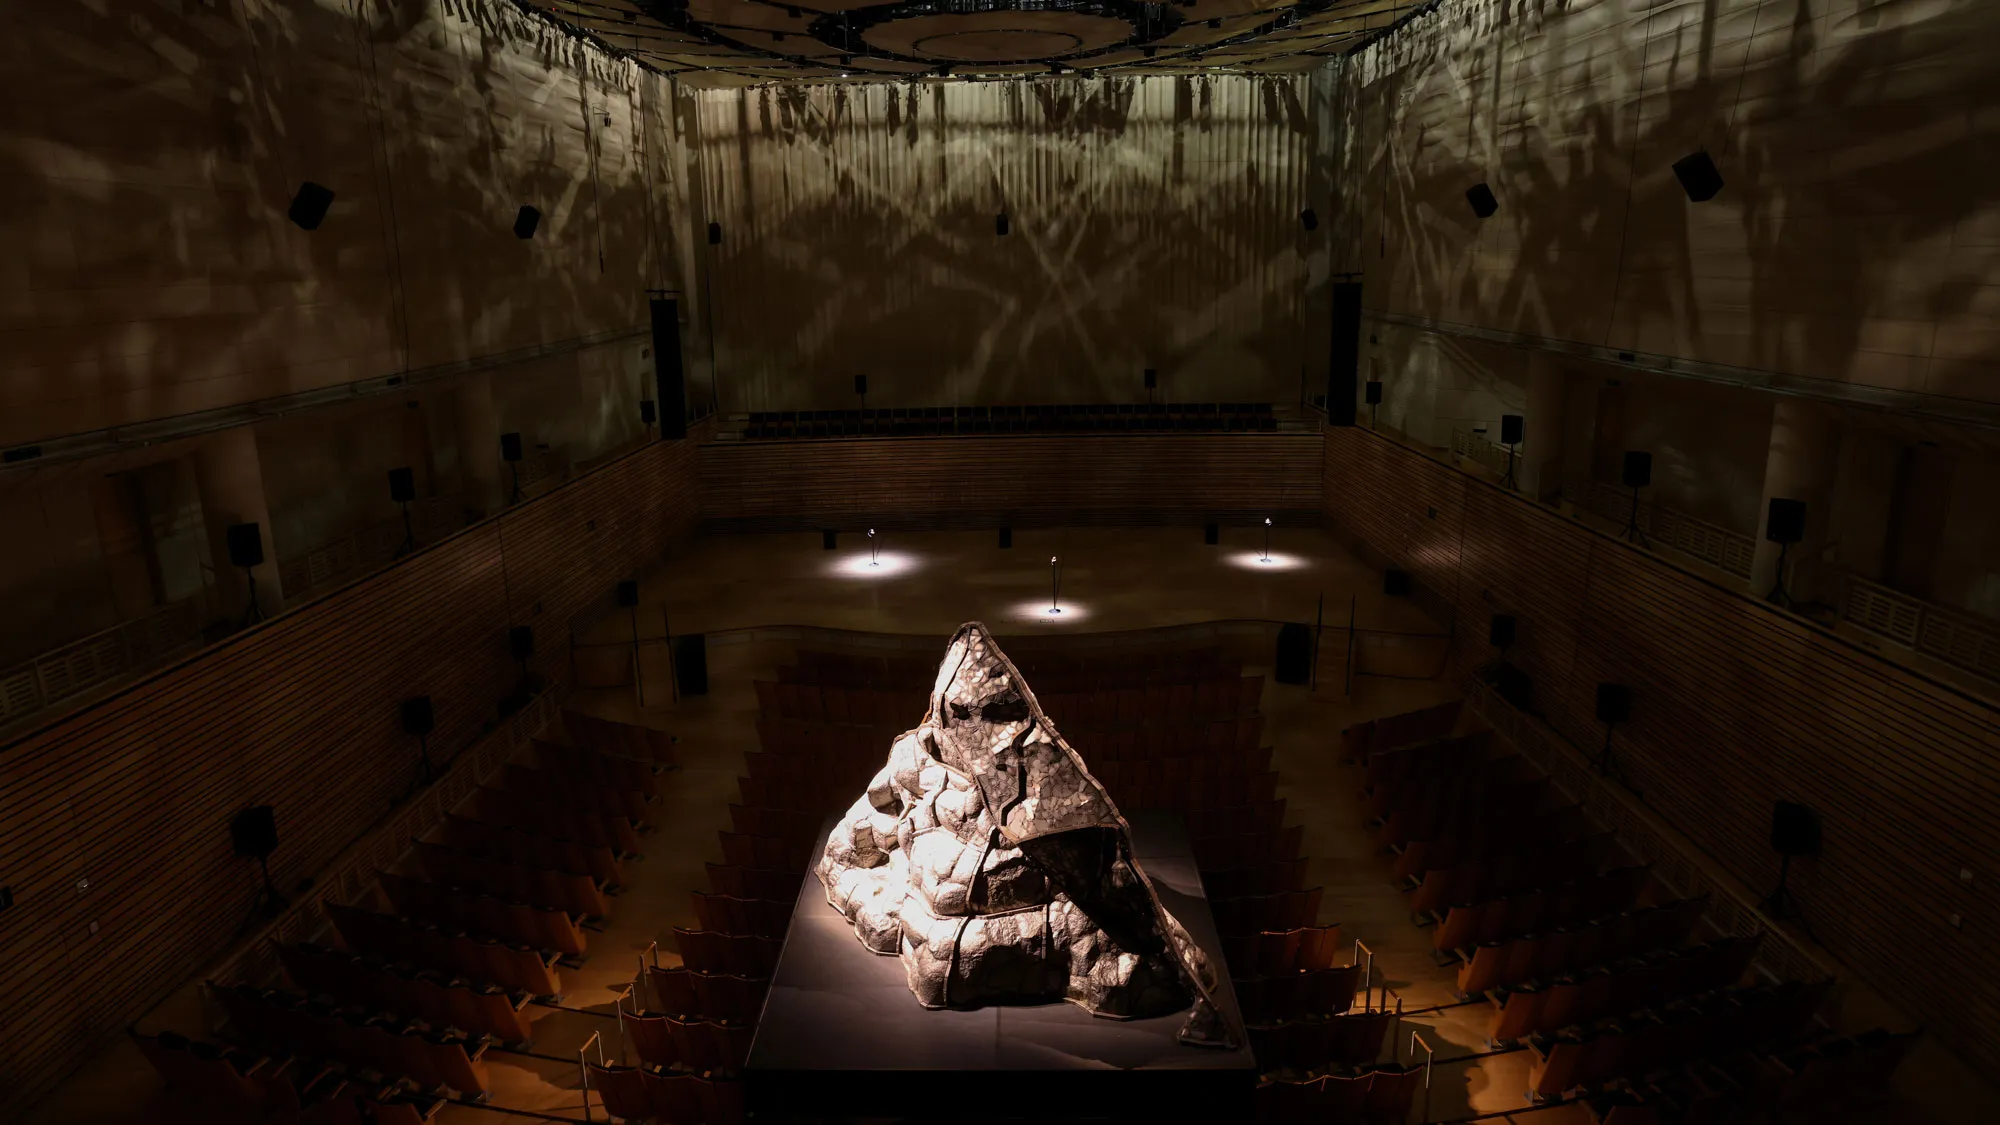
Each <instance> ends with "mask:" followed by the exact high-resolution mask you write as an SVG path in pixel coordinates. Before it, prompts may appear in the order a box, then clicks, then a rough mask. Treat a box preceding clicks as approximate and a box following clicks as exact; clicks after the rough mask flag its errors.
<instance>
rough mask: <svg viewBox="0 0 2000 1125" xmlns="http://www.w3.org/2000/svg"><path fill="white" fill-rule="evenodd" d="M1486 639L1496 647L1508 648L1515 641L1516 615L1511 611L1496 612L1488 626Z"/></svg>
mask: <svg viewBox="0 0 2000 1125" xmlns="http://www.w3.org/2000/svg"><path fill="white" fill-rule="evenodd" d="M1486 640H1487V642H1488V643H1490V644H1491V645H1492V646H1493V647H1494V648H1506V647H1507V646H1509V645H1511V644H1513V643H1514V616H1513V614H1510V613H1496V614H1494V615H1493V620H1492V621H1491V622H1489V623H1488V624H1487V626H1486Z"/></svg>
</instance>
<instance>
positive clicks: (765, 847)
mask: <svg viewBox="0 0 2000 1125" xmlns="http://www.w3.org/2000/svg"><path fill="white" fill-rule="evenodd" d="M716 835H717V836H718V837H720V838H721V841H722V859H723V862H725V863H728V864H731V865H733V866H736V867H756V868H760V869H762V870H765V871H789V872H792V873H794V874H797V873H799V872H802V871H804V870H805V869H806V860H807V858H808V857H809V856H810V855H811V854H812V853H813V851H814V850H815V849H816V848H817V847H818V846H819V845H820V844H821V843H823V842H824V841H821V840H816V839H814V838H813V837H811V836H804V837H800V836H759V835H756V834H755V833H751V832H718V833H716Z"/></svg>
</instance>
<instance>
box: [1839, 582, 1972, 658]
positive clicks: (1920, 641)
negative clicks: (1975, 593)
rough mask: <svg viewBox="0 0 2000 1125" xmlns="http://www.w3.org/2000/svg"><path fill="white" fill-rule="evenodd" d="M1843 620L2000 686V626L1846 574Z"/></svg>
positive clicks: (1962, 611) (1842, 608) (1842, 607)
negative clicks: (1998, 683)
mask: <svg viewBox="0 0 2000 1125" xmlns="http://www.w3.org/2000/svg"><path fill="white" fill-rule="evenodd" d="M1843 578H1844V579H1845V582H1846V589H1845V590H1844V591H1843V594H1842V597H1841V599H1840V617H1841V620H1843V621H1846V622H1847V623H1848V624H1850V625H1853V626H1855V627H1856V628H1859V629H1865V630H1867V631H1868V632H1870V633H1873V634H1875V635H1876V636H1878V637H1881V638H1883V639H1885V640H1888V641H1892V642H1894V643H1896V644H1898V645H1901V646H1903V647H1904V648H1907V649H1910V650H1912V651H1914V652H1917V653H1920V654H1922V655H1924V656H1928V657H1931V658H1932V659H1934V660H1939V661H1942V662H1944V663H1946V664H1949V665H1951V666H1952V667H1954V668H1958V669H1961V670H1963V671H1966V672H1970V673H1972V674H1973V675H1976V676H1980V677H1982V678H1984V679H1988V680H1995V681H2000V622H1996V621H1993V620H1990V619H1988V618H1984V617H1981V616H1979V615H1978V614H1973V613H1967V612H1965V611H1964V610H1960V609H1954V608H1952V607H1950V606H1944V605H1939V604H1937V603H1935V602H1929V601H1925V600H1924V599H1922V598H1916V597H1912V596H1910V595H1909V594H1905V593H1903V592H1902V591H1900V590H1895V589H1891V588H1890V587H1888V586H1884V585H1882V584H1881V583H1879V582H1875V581H1872V580H1870V579H1867V578H1863V577H1862V576H1860V575H1858V574H1855V573H1852V572H1845V573H1844V574H1843Z"/></svg>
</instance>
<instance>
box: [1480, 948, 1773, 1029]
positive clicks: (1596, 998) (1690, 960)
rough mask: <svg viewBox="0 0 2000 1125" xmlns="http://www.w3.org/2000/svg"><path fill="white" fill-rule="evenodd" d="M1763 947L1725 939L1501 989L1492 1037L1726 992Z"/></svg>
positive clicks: (1494, 994)
mask: <svg viewBox="0 0 2000 1125" xmlns="http://www.w3.org/2000/svg"><path fill="white" fill-rule="evenodd" d="M1757 945H1758V939H1757V938H1754V937H1739V938H1722V939H1720V940H1717V941H1712V942H1707V943H1704V944H1702V945H1695V946H1689V947H1686V948H1681V949H1666V950H1656V951H1654V952H1653V953H1650V954H1648V955H1646V956H1643V957H1633V958H1628V959H1626V960H1622V961H1617V962H1613V963H1611V964H1608V965H1597V966H1595V967H1594V968H1592V969H1590V970H1588V971H1584V972H1578V973H1571V974H1565V975H1564V976H1561V977H1558V978H1556V979H1554V980H1551V981H1548V982H1547V983H1540V982H1529V983H1526V984H1520V985H1515V986H1512V987H1509V988H1504V989H1495V990H1493V991H1492V992H1490V993H1488V994H1487V998H1488V999H1489V1000H1490V1001H1491V1002H1492V1004H1493V1009H1494V1011H1493V1023H1492V1025H1491V1027H1490V1029H1489V1030H1488V1032H1487V1038H1489V1039H1492V1040H1494V1041H1495V1042H1501V1041H1508V1040H1514V1039H1520V1038H1522V1037H1523V1036H1527V1035H1534V1034H1544V1033H1549V1032H1554V1031H1559V1030H1561V1029H1562V1028H1565V1027H1568V1026H1570V1025H1571V1024H1580V1023H1588V1022H1590V1021H1592V1020H1597V1019H1602V1018H1604V1017H1606V1016H1613V1015H1617V1014H1619V1013H1622V1012H1634V1011H1638V1010H1639V1009H1641V1008H1646V1007H1651V1006H1653V1005H1655V1004H1660V1003H1664V1002H1667V1001H1670V1000H1676V999H1679V998H1681V997H1683V996H1688V995H1692V994H1695V993H1700V992H1711V991H1714V990H1715V989H1719V988H1726V987H1728V986H1730V985H1732V984H1735V983H1736V982H1737V981H1739V980H1742V979H1743V976H1744V974H1745V973H1747V972H1748V971H1749V969H1750V961H1751V958H1753V957H1755V956H1756V954H1757Z"/></svg>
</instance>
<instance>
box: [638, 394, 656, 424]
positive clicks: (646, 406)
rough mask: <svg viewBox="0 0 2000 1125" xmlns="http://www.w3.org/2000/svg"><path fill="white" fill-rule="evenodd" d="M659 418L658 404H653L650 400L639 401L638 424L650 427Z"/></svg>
mask: <svg viewBox="0 0 2000 1125" xmlns="http://www.w3.org/2000/svg"><path fill="white" fill-rule="evenodd" d="M659 417H660V406H659V404H658V403H656V402H654V401H653V400H652V399H650V398H642V399H640V400H639V422H640V424H641V425H646V426H650V425H652V424H653V423H654V422H656V421H658V420H659Z"/></svg>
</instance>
